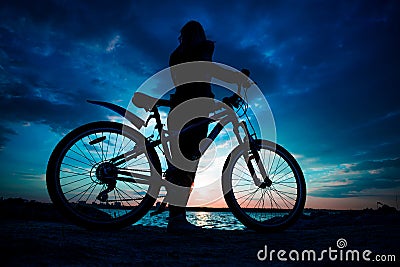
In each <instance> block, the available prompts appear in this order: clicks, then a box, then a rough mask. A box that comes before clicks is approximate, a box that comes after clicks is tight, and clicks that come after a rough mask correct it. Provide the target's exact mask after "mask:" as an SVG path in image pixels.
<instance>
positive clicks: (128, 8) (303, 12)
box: [0, 0, 400, 209]
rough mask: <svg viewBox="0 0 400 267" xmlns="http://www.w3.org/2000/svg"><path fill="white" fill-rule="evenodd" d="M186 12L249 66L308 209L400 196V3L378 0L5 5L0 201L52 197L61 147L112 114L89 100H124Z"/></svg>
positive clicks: (371, 203)
mask: <svg viewBox="0 0 400 267" xmlns="http://www.w3.org/2000/svg"><path fill="white" fill-rule="evenodd" d="M192 19H194V20H197V21H199V22H200V23H201V24H202V25H203V26H204V28H205V31H206V34H207V37H208V39H210V40H213V41H215V53H214V61H216V62H220V63H223V64H227V65H230V66H232V67H235V68H237V69H241V68H243V67H245V68H248V69H250V71H251V77H252V79H253V80H255V81H257V84H258V86H259V88H260V89H261V90H262V92H263V94H264V96H265V98H266V99H267V101H268V103H269V105H270V108H271V110H272V112H273V115H274V119H275V124H276V135H277V140H276V141H277V142H278V143H279V144H281V145H283V146H284V147H285V148H286V149H287V150H289V151H290V152H291V153H292V154H294V155H295V157H296V158H297V160H298V161H299V163H300V165H301V167H302V169H303V171H304V174H305V177H306V182H307V189H308V198H307V203H306V206H307V207H311V208H328V209H362V208H366V207H372V208H373V207H376V203H377V201H379V202H383V203H386V204H389V205H392V206H396V196H398V198H399V200H398V202H400V152H399V151H400V139H399V136H400V135H399V132H400V131H399V130H400V105H399V99H400V98H399V97H400V92H399V89H400V50H399V49H398V47H400V2H398V1H380V0H376V1H363V0H359V1H231V3H230V4H229V5H228V4H227V3H226V2H225V1H215V0H214V1H185V3H184V4H183V3H182V1H168V3H167V2H166V1H159V2H157V1H155V2H151V3H150V1H123V0H122V1H66V0H43V1H28V0H26V1H21V0H9V1H8V0H4V1H1V3H0V94H1V98H0V196H3V197H23V198H27V199H36V200H41V201H48V199H49V198H48V196H47V191H46V185H45V181H44V178H45V171H46V164H47V160H48V158H49V156H50V154H51V151H52V149H53V148H54V147H55V145H56V143H57V142H58V141H59V140H60V139H61V138H62V136H63V135H65V134H66V133H68V132H69V131H70V130H72V129H73V128H75V127H77V126H79V125H82V124H84V123H87V122H91V121H97V120H104V119H109V120H112V119H113V118H114V117H113V116H114V115H115V114H112V112H111V111H107V110H105V109H101V108H98V107H94V106H91V105H89V104H87V103H86V102H85V101H86V99H97V100H104V101H109V102H113V103H117V104H120V105H125V106H126V105H128V104H129V101H130V99H131V97H132V94H133V92H135V90H136V89H137V88H138V87H139V86H140V85H141V84H142V83H143V82H144V81H145V80H146V79H148V78H149V77H150V76H152V75H153V74H155V73H157V72H158V71H160V70H162V69H164V68H166V67H168V60H169V55H170V53H171V52H172V51H173V50H174V49H175V48H176V46H177V45H178V36H179V30H180V28H181V27H182V26H183V25H184V24H185V23H186V22H187V21H189V20H192ZM217 175H218V173H216V174H215V176H217Z"/></svg>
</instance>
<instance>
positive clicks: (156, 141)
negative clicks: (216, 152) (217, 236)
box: [46, 86, 306, 232]
mask: <svg viewBox="0 0 400 267" xmlns="http://www.w3.org/2000/svg"><path fill="white" fill-rule="evenodd" d="M240 90H241V87H240V86H239V88H238V92H237V93H236V94H233V95H232V96H230V97H225V98H224V99H223V101H222V102H219V101H215V102H214V101H213V100H211V99H210V100H208V101H212V103H211V106H212V112H211V114H212V115H210V116H209V117H208V118H204V119H203V120H200V121H199V122H198V123H197V124H196V125H200V124H210V123H211V122H217V123H216V125H215V126H214V128H213V129H212V130H211V131H210V133H209V135H208V138H207V139H206V141H205V142H203V143H202V144H201V148H200V150H201V152H203V153H204V152H205V151H206V150H207V148H208V147H209V146H210V144H211V143H212V142H213V141H214V140H215V139H216V137H217V136H218V135H219V134H220V132H221V130H222V129H223V128H224V127H225V126H227V125H228V124H230V125H232V128H233V133H234V136H235V138H236V140H237V143H238V145H237V146H236V147H235V148H234V149H233V150H232V152H231V153H230V154H229V155H228V156H227V158H226V161H225V164H224V167H223V172H222V175H221V176H222V189H223V192H224V199H225V201H226V204H227V205H228V207H229V209H230V211H231V212H232V213H233V215H234V216H235V217H236V218H237V219H238V220H239V221H240V222H241V223H243V224H244V225H245V226H247V227H248V228H250V229H253V230H256V231H261V232H266V231H277V230H282V229H285V228H287V227H288V226H290V225H291V224H293V223H294V222H295V221H296V220H297V219H298V218H299V216H300V215H301V214H302V212H303V209H304V205H305V200H306V184H305V180H304V176H303V173H302V170H301V168H300V166H299V164H298V163H297V161H296V160H295V159H294V157H293V156H292V155H291V154H290V153H289V152H288V151H287V150H286V149H284V148H283V147H282V146H280V145H278V144H275V143H274V142H272V141H268V140H261V139H258V138H257V134H256V133H255V131H254V128H253V125H252V123H251V121H250V119H249V117H248V116H247V110H248V104H247V102H246V101H245V99H243V98H242V97H240V96H239V95H240ZM244 95H246V94H244ZM88 102H89V103H92V104H96V105H100V106H103V107H106V108H108V109H111V110H113V111H115V112H117V113H118V114H119V115H121V116H123V117H125V119H127V120H128V121H130V122H131V123H132V124H133V125H134V127H136V128H138V129H140V128H142V127H150V126H149V121H150V120H155V125H153V126H152V127H154V129H155V131H157V133H158V135H157V137H154V135H153V134H152V135H150V136H148V137H145V136H144V135H143V134H142V133H140V132H139V131H138V130H137V129H135V128H134V127H130V126H127V125H124V124H121V123H118V122H110V121H98V122H92V123H89V124H86V125H83V126H80V127H78V128H76V129H74V130H73V131H71V132H70V133H68V134H67V135H66V136H65V137H64V138H63V139H62V140H61V141H60V142H59V143H58V144H57V146H56V147H55V149H54V150H53V152H52V154H51V156H50V159H49V162H48V166H47V173H46V182H47V188H48V192H49V195H50V198H51V200H52V201H53V203H54V204H55V206H56V207H57V208H58V209H59V210H60V211H61V212H62V213H63V214H64V215H65V216H67V217H68V218H69V219H71V220H72V221H73V222H75V223H77V224H78V225H80V226H83V227H86V228H89V229H97V230H112V229H119V228H122V227H126V226H129V225H131V224H133V223H135V222H137V221H138V220H139V219H141V218H142V217H143V216H144V215H145V214H146V213H147V212H149V211H150V210H151V209H152V208H153V207H154V203H155V201H156V200H157V197H159V193H160V190H161V188H163V187H164V188H165V189H166V191H167V196H166V197H165V198H164V201H163V203H162V204H161V205H160V206H159V207H158V209H157V210H155V211H154V212H153V213H152V215H154V214H158V213H160V212H162V211H163V210H164V209H165V206H166V204H167V203H168V199H169V198H168V194H169V192H170V191H171V192H172V191H173V190H170V188H171V186H172V185H171V183H169V182H168V181H166V180H165V177H164V172H165V170H163V168H162V165H161V163H160V159H159V155H158V154H157V152H156V148H160V150H161V151H162V152H163V155H164V156H165V157H166V159H167V163H169V162H170V160H171V152H170V151H169V146H168V143H169V142H171V140H172V139H173V138H176V136H177V133H172V132H169V131H168V129H166V128H165V127H164V124H163V123H162V121H161V116H160V113H159V107H170V106H171V104H172V103H171V101H169V100H165V99H156V98H152V97H150V96H147V95H145V94H143V93H135V95H134V97H133V99H132V102H133V103H134V104H135V105H136V106H137V107H139V108H144V109H145V110H146V111H148V112H150V114H151V115H150V116H149V117H148V119H147V121H146V122H145V121H144V120H142V119H140V118H139V117H137V116H136V115H134V114H133V113H131V112H129V111H127V110H126V109H124V108H122V107H120V106H117V105H115V104H111V103H107V102H101V101H90V100H88ZM239 110H240V111H241V113H242V114H241V115H240V116H238V115H237V112H238V111H239ZM243 118H244V119H243ZM196 125H191V126H190V127H186V128H183V129H182V130H181V134H185V133H187V134H190V131H191V130H193V129H194V128H195V127H196Z"/></svg>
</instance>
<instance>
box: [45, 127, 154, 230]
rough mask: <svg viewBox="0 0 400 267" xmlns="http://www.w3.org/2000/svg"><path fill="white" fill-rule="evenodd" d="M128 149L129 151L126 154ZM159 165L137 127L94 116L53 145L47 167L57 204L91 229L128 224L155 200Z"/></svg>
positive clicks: (110, 228) (49, 187)
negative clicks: (89, 121) (96, 120)
mask: <svg viewBox="0 0 400 267" xmlns="http://www.w3.org/2000/svg"><path fill="white" fill-rule="evenodd" d="M126 155H130V157H126ZM160 172H161V165H160V161H159V158H158V156H157V153H156V152H155V150H154V148H152V147H148V148H146V146H145V139H144V137H143V135H141V134H140V133H139V132H138V131H136V130H134V129H131V128H128V127H124V126H123V125H122V124H120V123H116V122H108V121H102V122H94V123H89V124H86V125H83V126H81V127H79V128H77V129H75V130H73V131H72V132H70V133H68V134H67V135H66V136H65V137H64V138H63V139H62V140H61V141H60V142H59V143H58V145H57V146H56V148H55V149H54V151H53V153H52V155H51V157H50V159H49V162H48V165H47V173H46V182H47V189H48V192H49V195H50V198H51V200H52V201H53V203H54V204H55V206H56V208H57V209H58V210H60V211H61V212H62V213H63V214H64V215H66V216H67V217H68V218H70V219H71V220H73V221H74V222H75V223H77V224H79V225H81V226H84V227H86V228H89V229H95V230H113V229H118V228H122V227H125V226H128V225H130V224H132V223H134V222H136V221H137V220H139V219H140V218H141V217H142V216H144V215H145V214H146V213H147V212H148V210H149V209H150V208H151V207H152V206H153V204H154V202H155V197H156V195H157V193H158V190H159V186H158V185H157V184H156V183H154V182H153V183H152V182H151V181H154V177H158V176H157V175H158V174H159V173H160Z"/></svg>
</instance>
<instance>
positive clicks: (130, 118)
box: [86, 100, 145, 130]
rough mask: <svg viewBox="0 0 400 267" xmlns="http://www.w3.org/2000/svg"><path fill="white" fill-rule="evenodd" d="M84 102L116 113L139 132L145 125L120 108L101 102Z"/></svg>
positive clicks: (142, 121) (133, 115)
mask: <svg viewBox="0 0 400 267" xmlns="http://www.w3.org/2000/svg"><path fill="white" fill-rule="evenodd" d="M86 101H87V102H89V103H90V104H94V105H99V106H102V107H105V108H108V109H111V110H112V111H114V112H116V113H118V114H119V115H120V116H121V117H124V118H125V119H127V120H128V121H130V122H131V123H132V124H133V125H134V126H135V127H136V128H138V129H139V130H140V129H141V128H142V127H143V125H144V124H145V121H144V120H142V119H141V118H139V117H138V116H136V115H135V114H133V113H132V112H130V111H128V110H127V109H125V108H123V107H121V106H118V105H115V104H112V103H108V102H103V101H95V100H86Z"/></svg>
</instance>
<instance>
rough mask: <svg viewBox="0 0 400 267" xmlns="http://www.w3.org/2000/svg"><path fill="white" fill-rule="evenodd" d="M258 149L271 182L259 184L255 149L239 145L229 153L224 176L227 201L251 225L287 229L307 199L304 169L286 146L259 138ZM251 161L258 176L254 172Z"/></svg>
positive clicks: (240, 217) (257, 229) (235, 213)
mask: <svg viewBox="0 0 400 267" xmlns="http://www.w3.org/2000/svg"><path fill="white" fill-rule="evenodd" d="M257 146H258V148H257V150H258V153H259V156H260V160H261V161H262V164H263V165H264V168H265V170H266V172H267V175H268V177H269V179H270V180H271V181H272V184H271V186H265V184H264V186H262V185H261V186H260V183H258V184H259V186H257V185H256V184H257V182H256V181H255V180H254V179H260V182H262V178H261V177H262V176H261V172H260V170H259V169H258V165H257V163H256V162H255V159H254V157H253V156H252V152H251V151H244V149H243V147H237V148H236V149H234V150H233V151H232V153H231V154H230V155H229V156H228V158H227V160H226V162H225V166H224V171H223V179H222V187H223V190H224V193H225V195H224V198H225V201H226V203H227V205H228V207H229V208H230V210H231V211H232V213H233V214H234V215H235V217H236V218H237V219H238V220H239V221H240V222H241V223H243V224H244V225H245V226H247V227H248V228H251V229H254V230H256V231H261V232H268V231H270V232H271V231H277V230H282V229H285V228H286V227H288V226H290V225H291V224H293V223H294V222H295V221H296V220H297V219H298V217H299V216H300V215H301V214H302V212H303V209H304V205H305V201H306V184H305V181H304V176H303V172H302V171H301V168H300V166H299V164H298V163H297V161H296V160H295V159H294V157H293V156H292V155H291V154H290V153H289V152H288V151H287V150H286V149H284V148H283V147H282V146H280V145H278V144H275V143H273V142H270V141H266V140H257ZM247 161H251V162H252V165H253V167H254V169H255V173H256V176H257V177H256V178H253V176H252V175H251V173H250V171H249V168H248V165H247Z"/></svg>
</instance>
